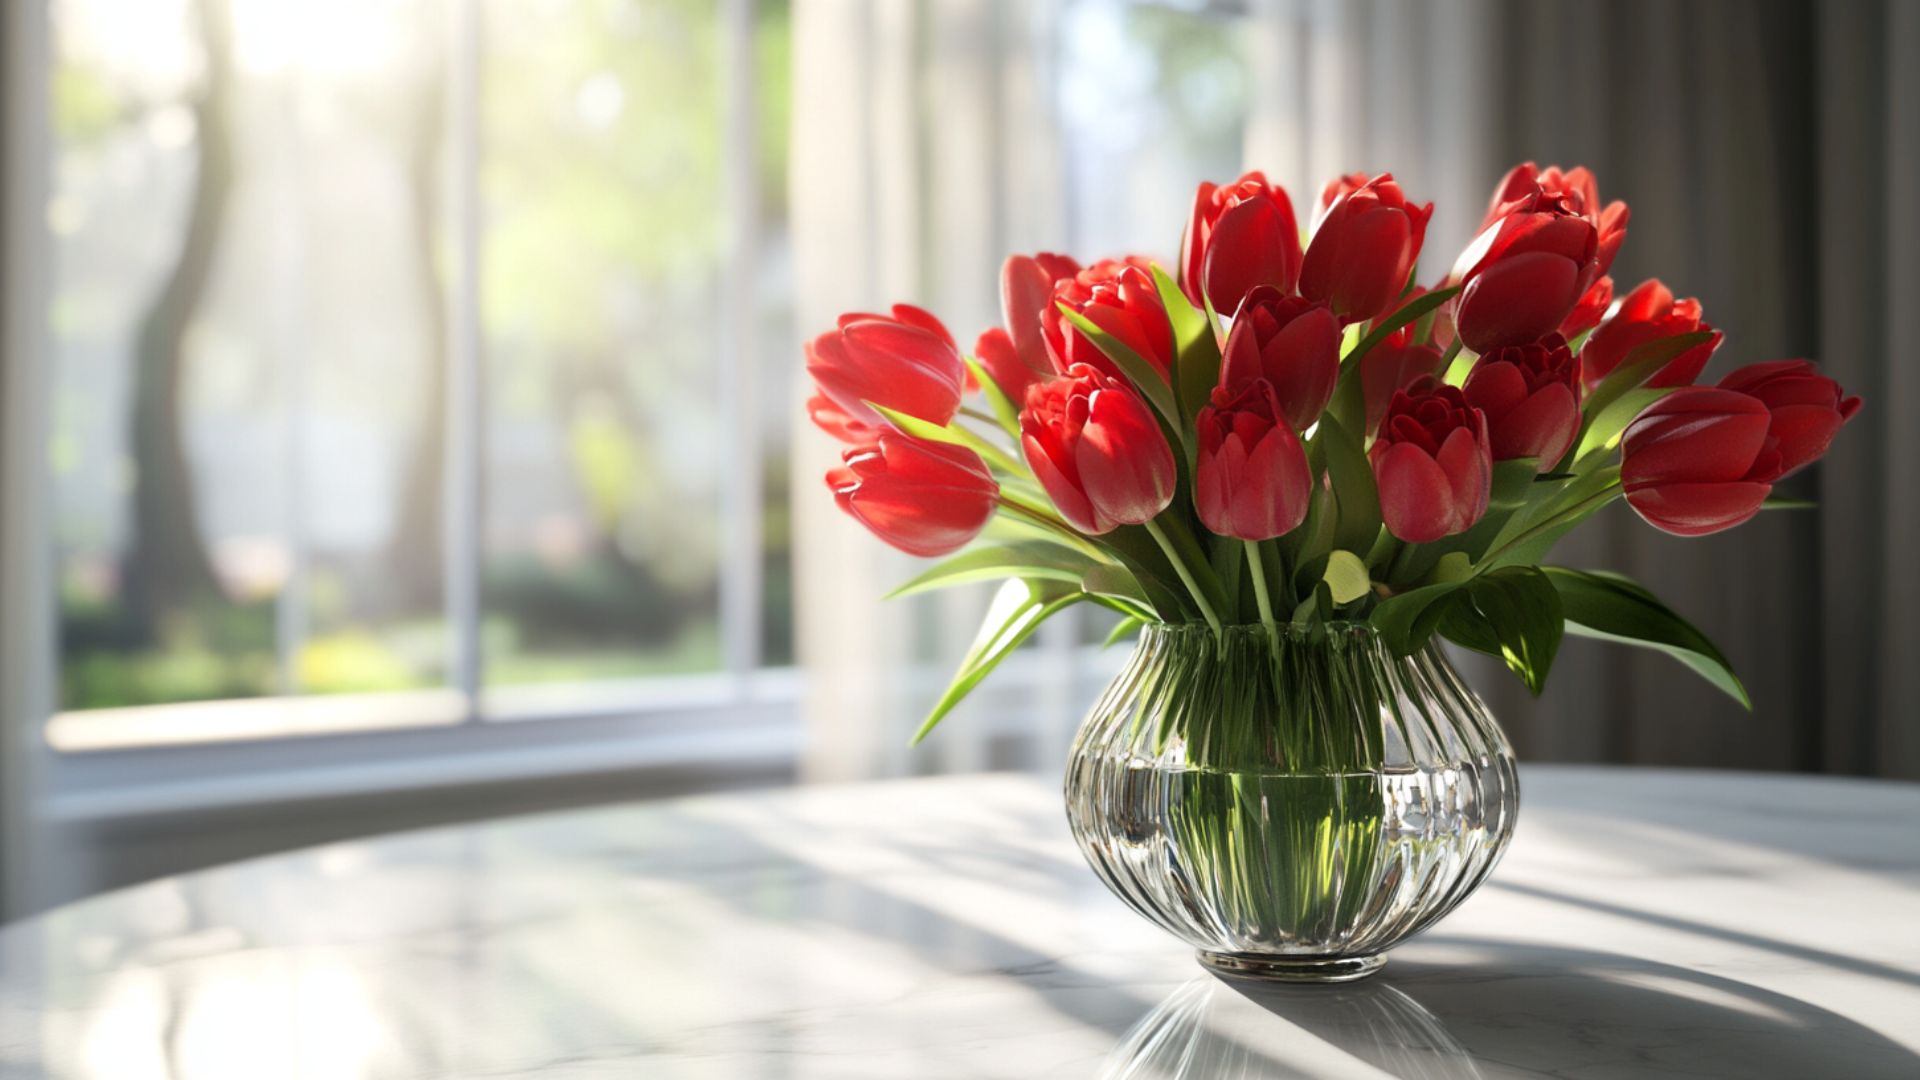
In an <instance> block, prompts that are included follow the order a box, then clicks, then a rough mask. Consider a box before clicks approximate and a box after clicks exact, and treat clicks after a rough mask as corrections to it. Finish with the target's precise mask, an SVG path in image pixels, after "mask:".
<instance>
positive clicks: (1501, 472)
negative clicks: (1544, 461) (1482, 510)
mask: <svg viewBox="0 0 1920 1080" xmlns="http://www.w3.org/2000/svg"><path fill="white" fill-rule="evenodd" d="M1538 475H1540V459H1539V458H1514V459H1513V460H1511V461H1496V462H1494V463H1493V486H1492V489H1491V490H1490V491H1489V493H1488V495H1487V505H1488V506H1490V507H1495V508H1498V509H1501V510H1512V509H1516V508H1517V507H1519V506H1520V505H1521V504H1522V503H1525V502H1526V501H1527V497H1528V496H1530V495H1535V494H1538V492H1536V491H1535V489H1534V486H1533V478H1534V477H1536V476H1538Z"/></svg>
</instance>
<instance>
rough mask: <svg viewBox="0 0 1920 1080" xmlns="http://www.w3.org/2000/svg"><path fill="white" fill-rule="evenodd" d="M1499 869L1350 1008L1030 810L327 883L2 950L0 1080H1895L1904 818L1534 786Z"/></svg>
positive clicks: (446, 846)
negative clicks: (1116, 881)
mask: <svg viewBox="0 0 1920 1080" xmlns="http://www.w3.org/2000/svg"><path fill="white" fill-rule="evenodd" d="M1523 783H1524V785H1525V796H1524V798H1525V807H1524V809H1523V811H1522V814H1521V822H1520V827H1519V832H1518V834H1517V837H1516V839H1515V842H1514V845H1513V847H1512V849H1511V850H1510V852H1509V854H1508V856H1507V858H1506V861H1505V862H1504V863H1502V865H1501V866H1500V867H1499V869H1498V870H1497V871H1496V872H1495V874H1494V876H1493V878H1492V880H1491V881H1490V882H1489V883H1488V884H1487V885H1486V886H1484V887H1483V888H1482V889H1481V890H1480V892H1479V893H1478V894H1477V895H1476V896H1475V897H1474V898H1473V899H1471V900H1469V901H1468V902H1467V903H1466V904H1465V905H1464V906H1463V907H1461V908H1460V909H1459V910H1458V911H1456V912H1455V913H1454V914H1453V915H1452V916H1450V917H1449V918H1448V919H1447V920H1446V921H1444V922H1442V923H1441V924H1440V925H1439V926H1438V927H1436V928H1434V929H1433V930H1432V931H1430V932H1429V933H1428V934H1426V935H1425V936H1424V937H1421V938H1419V939H1417V940H1415V941H1414V942H1412V943H1410V944H1408V945H1406V946H1403V947H1402V948H1401V949H1399V950H1398V951H1396V952H1395V953H1394V955H1393V958H1392V960H1391V961H1390V962H1389V963H1388V965H1387V966H1386V968H1385V969H1384V970H1383V971H1382V973H1381V974H1380V975H1379V976H1376V977H1375V978H1373V979H1372V980H1369V981H1367V982H1364V983H1357V984H1353V985H1350V986H1344V987H1298V988H1285V989H1251V988H1247V987H1244V986H1242V985H1236V984H1230V983H1226V982H1222V981H1219V980H1218V979H1216V978H1214V977H1212V976H1209V975H1205V974H1203V973H1202V972H1201V971H1200V969H1199V968H1198V967H1197V966H1196V965H1195V964H1194V962H1193V960H1192V958H1191V956H1190V954H1189V953H1188V952H1187V951H1186V950H1185V949H1184V948H1183V947H1181V946H1180V945H1179V944H1177V943H1175V942H1174V941H1172V940H1171V939H1169V938H1167V937H1165V936H1164V935H1162V934H1161V933H1160V931H1158V930H1156V929H1154V928H1152V927H1150V926H1148V925H1147V924H1146V923H1145V922H1143V921H1141V920H1140V919H1139V918H1138V917H1137V916H1135V915H1134V914H1132V913H1131V912H1130V911H1128V910H1127V909H1126V908H1124V907H1122V906H1121V904H1120V903H1119V902H1117V901H1115V900H1114V899H1112V898H1111V897H1109V896H1108V895H1107V893H1106V892H1105V890H1104V889H1103V888H1102V887H1101V886H1100V885H1099V884H1098V883H1097V882H1096V881H1095V880H1094V878H1093V875H1092V874H1091V873H1090V872H1088V871H1087V870H1086V868H1085V867H1084V866H1083V865H1082V864H1081V861H1080V857H1079V855H1078V853H1077V852H1076V851H1075V850H1074V849H1073V847H1072V845H1071V841H1070V840H1069V838H1068V836H1067V832H1066V826H1065V823H1064V821H1063V819H1062V812H1061V806H1060V796H1059V794H1058V791H1057V790H1056V786H1055V785H1054V784H1053V783H1051V782H1048V781H1042V780H1038V779H1032V778H1026V777H1015V776H982V777H965V778H953V779H927V780H909V781H899V782H892V783H880V784H871V785H865V786H854V787H839V788H813V789H796V790H782V791H774V792H767V793H754V794H746V795H737V794H736V795H726V796H715V797H707V798H695V799H688V800H684V801H678V802H670V803H656V804H635V805H631V806H621V807H613V808H607V809H596V810H587V811H571V812H567V813H558V814H551V815H544V816H534V817H526V818H519V819H511V820H505V821H499V822H488V823H481V824H474V825H469V826H463V827H456V828H447V829H436V830H432V831H427V832H419V833H411V834H403V835H398V836H391V837H385V838H380V839H374V840H367V841H361V842H353V843H343V844H335V845H332V846H329V847H323V848H318V849H314V850H310V851H304V852H298V853H295V854H290V855H284V856H277V857H273V858H267V859H260V860H256V861H252V862H247V863H241V864H238V865H234V866H228V867H223V868H219V869H215V870H210V871H206V872H202V873H196V874H190V875H186V876H183V877H178V878H173V879H167V880H162V881H157V882H153V883H151V884H148V885H143V886H139V887H136V888H133V889H129V890H125V891H122V892H118V893H114V894H111V895H108V896H104V897H99V898H95V899H92V900H88V901H85V902H82V903H78V904H74V905H71V906H69V907H66V908H63V909H60V910H57V911H54V912H52V913H50V914H48V915H46V916H44V917H41V918H39V919H36V920H33V921H30V922H26V923H22V924H18V925H15V926H12V927H9V928H7V929H6V930H5V931H4V932H0V1076H5V1077H9V1078H11V1077H105V1078H111V1080H144V1078H147V1077H170V1078H181V1080H201V1078H236V1080H265V1078H279V1077H296V1078H306V1077H313V1078H326V1080H339V1078H355V1077H382V1078H385V1077H422V1078H426V1077H527V1076H540V1077H627V1076H636V1077H639V1076H644V1077H649V1078H682V1077H686V1078H728V1080H734V1078H755V1077H782V1078H813V1077H818V1078H835V1080H838V1078H861V1077H874V1078H880V1077H885V1078H889V1080H897V1078H911V1080H931V1078H941V1077H1093V1076H1106V1077H1173V1076H1182V1077H1210V1078H1211V1077H1229V1078H1236V1077H1268V1076H1274V1077H1316V1078H1318V1077H1381V1076H1401V1077H1455V1076H1465V1077H1476V1076H1477V1077H1509V1076H1541V1075H1549V1076H1563V1077H1581V1078H1587V1077H1613V1076H1727V1077H1746V1078H1752V1077H1774V1076H1778V1077H1821V1078H1824V1077H1851V1078H1860V1077H1907V1078H1912V1077H1920V786H1915V785H1902V784H1891V783H1874V782H1863V781H1846V780H1823V779H1807V778H1792V777H1778V776H1753V775H1738V774H1723V773H1721V774H1717V773H1700V772H1677V771H1651V770H1599V769H1562V768H1545V767H1537V768H1529V769H1526V770H1525V771H1524V772H1523Z"/></svg>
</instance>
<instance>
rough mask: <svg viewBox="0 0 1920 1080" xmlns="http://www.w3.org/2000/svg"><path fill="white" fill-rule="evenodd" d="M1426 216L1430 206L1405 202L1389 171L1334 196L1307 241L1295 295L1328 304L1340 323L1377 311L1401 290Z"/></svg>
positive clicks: (1429, 214) (1415, 256)
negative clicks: (1297, 290) (1338, 317)
mask: <svg viewBox="0 0 1920 1080" xmlns="http://www.w3.org/2000/svg"><path fill="white" fill-rule="evenodd" d="M1335 185H1337V186H1344V180H1342V181H1335ZM1432 216H1433V204H1432V203H1428V204H1426V205H1425V206H1414V205H1412V204H1410V203H1408V202H1407V199H1406V195H1405V194H1404V193H1403V192H1401V190H1400V185H1399V184H1396V183H1394V181H1393V174H1391V173H1381V174H1380V175H1379V176H1376V177H1374V178H1373V179H1371V180H1368V181H1367V182H1365V183H1364V184H1361V185H1360V186H1359V187H1357V188H1354V189H1352V190H1351V191H1347V192H1345V193H1344V194H1341V195H1338V196H1337V197H1336V198H1335V199H1334V201H1333V202H1332V204H1330V205H1329V206H1328V207H1327V208H1326V210H1325V212H1324V213H1323V214H1322V216H1321V218H1320V221H1319V224H1318V225H1316V226H1315V228H1314V231H1313V240H1312V242H1310V243H1309V244H1308V245H1307V254H1306V257H1305V260H1304V261H1303V262H1302V263H1301V266H1300V295H1302V296H1305V297H1306V298H1308V299H1309V300H1318V301H1321V302H1322V303H1325V304H1327V305H1329V306H1330V307H1332V308H1333V310H1334V312H1335V313H1336V314H1338V315H1339V316H1340V319H1341V321H1342V322H1349V323H1352V322H1361V321H1363V320H1366V319H1371V318H1373V317H1374V316H1376V315H1379V314H1380V313H1381V312H1382V311H1384V310H1386V309H1387V308H1388V307H1389V306H1391V305H1392V304H1393V302H1394V300H1395V298H1396V297H1398V296H1399V295H1400V293H1401V290H1403V289H1405V288H1406V284H1407V277H1408V275H1410V274H1411V273H1413V264H1414V263H1415V262H1416V261H1418V260H1419V258H1420V245H1421V242H1422V241H1423V240H1424V239H1425V238H1426V235H1427V219H1428V218H1430V217H1432Z"/></svg>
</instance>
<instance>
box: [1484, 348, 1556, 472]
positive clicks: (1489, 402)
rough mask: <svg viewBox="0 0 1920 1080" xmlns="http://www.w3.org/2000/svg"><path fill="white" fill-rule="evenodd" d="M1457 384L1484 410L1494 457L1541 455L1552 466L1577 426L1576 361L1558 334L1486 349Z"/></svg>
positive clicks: (1542, 462)
mask: <svg viewBox="0 0 1920 1080" xmlns="http://www.w3.org/2000/svg"><path fill="white" fill-rule="evenodd" d="M1461 390H1462V393H1464V394H1465V396H1466V399H1467V403H1468V404H1469V405H1472V406H1473V407H1474V408H1476V409H1479V410H1480V411H1481V412H1483V413H1485V414H1486V417H1487V434H1488V437H1489V439H1490V440H1491V441H1490V446H1491V448H1492V450H1493V460H1495V461H1511V460H1513V459H1514V458H1539V459H1540V468H1541V469H1543V470H1544V469H1551V468H1553V466H1554V463H1555V462H1557V461H1559V460H1560V458H1561V456H1562V455H1564V454H1565V453H1566V452H1567V450H1568V449H1569V448H1571V447H1572V446H1573V437H1574V436H1575V435H1576V434H1578V433H1579V431H1580V364H1579V361H1577V360H1575V359H1574V356H1573V353H1572V352H1571V351H1569V350H1568V348H1567V343H1566V341H1565V339H1563V338H1561V336H1560V335H1559V334H1548V335H1547V336H1546V337H1544V338H1541V339H1540V340H1539V341H1536V342H1534V343H1533V344H1531V345H1508V346H1505V347H1503V348H1500V349H1496V350H1494V351H1493V352H1490V353H1488V354H1487V355H1486V356H1483V357H1481V358H1480V362H1479V363H1478V364H1475V365H1474V368H1473V373H1472V374H1470V375H1468V376H1467V383H1466V385H1465V386H1464V387H1462V388H1461Z"/></svg>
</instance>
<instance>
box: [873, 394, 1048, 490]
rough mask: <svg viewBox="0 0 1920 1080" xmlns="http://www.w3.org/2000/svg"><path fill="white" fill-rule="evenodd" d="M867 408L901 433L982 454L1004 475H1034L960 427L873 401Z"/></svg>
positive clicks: (991, 445) (1016, 460)
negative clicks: (882, 417)
mask: <svg viewBox="0 0 1920 1080" xmlns="http://www.w3.org/2000/svg"><path fill="white" fill-rule="evenodd" d="M867 406H868V407H869V408H871V409H873V411H874V412H877V413H879V414H880V415H881V416H884V417H886V418H887V421H888V422H889V423H891V424H892V425H893V426H894V427H897V428H899V429H900V430H901V431H904V432H906V433H907V434H908V435H912V436H913V437H915V438H918V439H926V440H927V441H929V442H940V443H947V444H949V445H952V446H964V447H966V448H967V449H969V450H971V451H973V452H974V453H976V454H979V455H980V456H981V457H982V458H985V459H986V461H987V464H989V465H992V466H993V467H995V468H997V469H1000V470H1002V471H1003V472H1007V473H1010V474H1011V475H1013V476H1017V477H1030V476H1032V475H1033V474H1032V473H1030V472H1028V471H1027V467H1026V466H1025V465H1023V464H1021V463H1020V461H1019V460H1018V459H1016V458H1015V457H1013V455H1011V454H1009V453H1007V452H1006V451H1005V450H1003V449H1001V448H1000V447H998V446H995V445H993V444H992V443H990V442H988V441H987V440H985V439H983V438H981V437H980V436H978V435H976V434H974V433H973V432H971V431H968V430H967V429H966V428H963V427H960V426H959V425H957V424H955V425H949V426H942V425H940V424H936V423H933V422H932V421H929V420H922V419H920V418H919V417H917V416H909V415H907V414H906V413H903V412H900V411H899V410H897V409H889V408H887V407H886V406H885V405H875V404H874V403H873V402H871V401H869V402H867Z"/></svg>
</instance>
